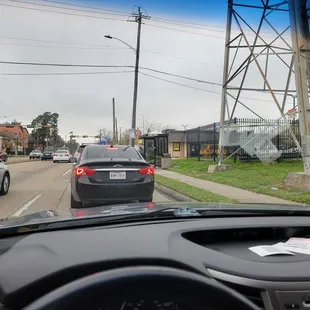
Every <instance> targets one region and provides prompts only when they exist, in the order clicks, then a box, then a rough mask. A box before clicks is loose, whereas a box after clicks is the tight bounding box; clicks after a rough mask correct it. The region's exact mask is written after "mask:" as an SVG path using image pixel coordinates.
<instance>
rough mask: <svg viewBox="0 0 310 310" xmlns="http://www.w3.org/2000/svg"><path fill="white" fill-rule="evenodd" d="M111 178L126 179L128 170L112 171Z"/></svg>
mask: <svg viewBox="0 0 310 310" xmlns="http://www.w3.org/2000/svg"><path fill="white" fill-rule="evenodd" d="M110 179H111V180H124V179H126V172H125V171H123V172H114V171H113V172H112V171H111V172H110Z"/></svg>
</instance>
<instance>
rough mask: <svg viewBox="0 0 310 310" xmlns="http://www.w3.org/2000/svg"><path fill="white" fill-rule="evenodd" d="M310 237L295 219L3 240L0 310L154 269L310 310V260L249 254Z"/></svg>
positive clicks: (155, 225) (140, 304) (124, 305)
mask: <svg viewBox="0 0 310 310" xmlns="http://www.w3.org/2000/svg"><path fill="white" fill-rule="evenodd" d="M309 236H310V221H309V217H297V216H295V217H288V216H285V217H265V216H264V217H253V218H251V217H242V218H236V217H234V218H210V219H192V220H174V221H163V220H161V221H156V222H155V221H154V222H139V223H130V224H122V225H120V224H119V225H105V226H92V227H87V228H79V229H67V230H57V231H49V232H41V233H32V234H23V235H19V236H14V237H9V238H5V239H2V240H1V239H0V302H1V303H2V309H21V308H22V307H24V306H26V305H27V304H29V303H30V302H32V301H34V300H36V299H37V298H39V297H40V296H42V295H44V294H46V293H48V292H50V291H52V290H54V289H55V288H57V287H60V286H61V285H64V284H66V283H69V282H71V281H73V280H75V279H78V278H81V277H84V276H86V275H90V274H93V273H96V272H100V271H104V270H109V269H113V268H118V267H124V266H142V265H152V266H169V267H174V268H179V269H183V270H188V271H193V272H195V273H198V274H200V275H204V276H206V277H210V278H213V279H215V280H216V281H219V282H221V283H223V284H225V285H226V286H228V287H230V288H232V289H234V290H236V291H238V292H239V293H241V294H242V295H244V296H246V297H247V298H249V299H250V300H251V301H252V302H253V303H255V304H256V305H257V306H258V307H260V308H262V309H268V310H271V309H281V310H282V309H283V310H287V309H309V308H310V255H305V254H298V253H296V255H294V256H270V257H260V256H258V255H257V254H255V253H253V252H251V251H250V250H249V249H248V248H249V247H251V246H255V245H268V244H270V245H271V244H275V243H277V242H280V241H286V240H287V239H288V238H290V237H309ZM116 304H117V305H118V306H117V307H118V309H126V310H128V309H136V310H139V309H146V308H147V309H167V310H170V309H176V310H181V309H183V308H182V305H178V304H174V302H173V301H169V300H144V299H143V298H142V299H141V300H140V299H139V300H125V301H123V300H119V301H117V303H116ZM145 305H147V306H145ZM112 308H113V309H112ZM114 308H115V306H113V307H112V306H111V307H106V309H109V310H114ZM102 309H103V308H102Z"/></svg>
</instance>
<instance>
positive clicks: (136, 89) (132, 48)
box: [104, 23, 141, 146]
mask: <svg viewBox="0 0 310 310" xmlns="http://www.w3.org/2000/svg"><path fill="white" fill-rule="evenodd" d="M140 33H141V23H139V28H138V36H137V48H136V49H135V48H134V47H132V46H131V45H130V44H128V43H126V42H125V41H123V40H121V39H119V38H116V37H112V36H111V35H105V36H104V37H105V38H106V39H114V40H117V41H119V42H121V43H123V44H125V45H126V46H128V47H129V48H130V49H131V50H133V51H134V52H135V54H136V64H135V78H134V90H133V103H132V119H131V128H132V129H133V130H134V132H135V130H136V112H137V97H138V73H139V57H140ZM131 145H132V146H135V138H132V139H131Z"/></svg>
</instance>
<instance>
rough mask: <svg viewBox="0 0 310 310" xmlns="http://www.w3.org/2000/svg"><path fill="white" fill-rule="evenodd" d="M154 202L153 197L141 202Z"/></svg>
mask: <svg viewBox="0 0 310 310" xmlns="http://www.w3.org/2000/svg"><path fill="white" fill-rule="evenodd" d="M152 201H153V196H152V197H150V198H146V199H140V200H139V202H152Z"/></svg>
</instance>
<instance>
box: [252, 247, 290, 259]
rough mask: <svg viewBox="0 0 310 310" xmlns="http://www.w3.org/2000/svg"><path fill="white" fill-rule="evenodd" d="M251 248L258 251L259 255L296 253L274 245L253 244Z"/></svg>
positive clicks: (255, 251)
mask: <svg viewBox="0 0 310 310" xmlns="http://www.w3.org/2000/svg"><path fill="white" fill-rule="evenodd" d="M249 250H250V251H252V252H254V253H256V254H257V255H259V256H261V257H264V256H271V255H295V254H294V253H292V252H290V251H287V250H285V249H284V248H281V247H276V246H274V245H258V246H252V247H250V248H249Z"/></svg>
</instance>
